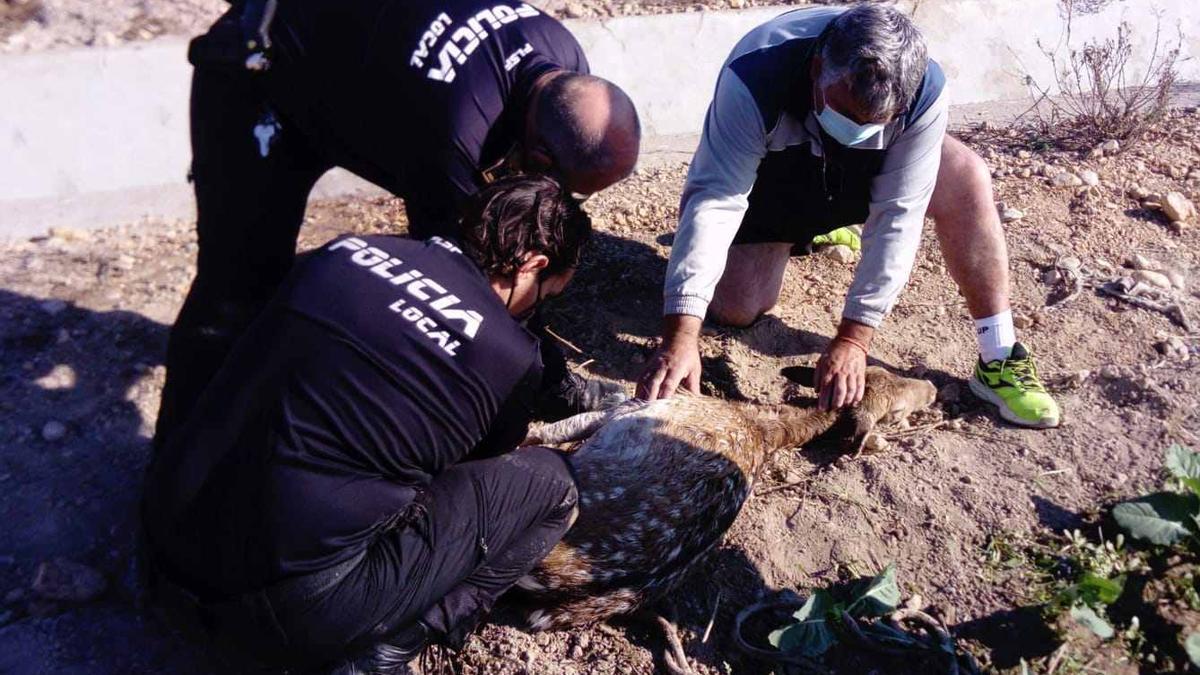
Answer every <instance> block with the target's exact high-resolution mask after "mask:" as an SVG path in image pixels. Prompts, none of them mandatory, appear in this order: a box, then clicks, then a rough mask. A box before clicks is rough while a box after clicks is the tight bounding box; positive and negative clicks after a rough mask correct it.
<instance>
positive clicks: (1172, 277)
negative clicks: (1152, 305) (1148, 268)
mask: <svg viewBox="0 0 1200 675" xmlns="http://www.w3.org/2000/svg"><path fill="white" fill-rule="evenodd" d="M1163 274H1165V275H1167V279H1168V280H1169V281H1170V282H1171V287H1172V288H1177V289H1179V290H1181V291H1182V290H1183V289H1184V288H1185V287H1186V286H1187V277H1185V276H1183V272H1180V271H1178V270H1167V271H1166V272H1163Z"/></svg>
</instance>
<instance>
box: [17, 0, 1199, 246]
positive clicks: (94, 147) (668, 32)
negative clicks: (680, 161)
mask: <svg viewBox="0 0 1200 675" xmlns="http://www.w3.org/2000/svg"><path fill="white" fill-rule="evenodd" d="M909 6H910V7H911V3H910V5H909ZM1057 7H1058V4H1057V0H920V1H919V3H918V5H917V11H916V19H917V22H918V24H920V25H921V27H922V29H923V30H924V32H925V35H926V38H927V40H928V41H929V44H930V52H931V54H932V55H933V56H934V57H935V58H937V59H938V60H939V61H940V62H941V63H942V65H943V67H944V68H945V69H946V72H947V74H948V76H949V78H950V87H951V89H950V91H951V94H952V98H953V102H954V103H976V102H981V101H989V100H996V99H1005V98H1014V97H1020V96H1023V95H1025V92H1026V90H1025V87H1024V85H1023V84H1022V73H1023V72H1025V71H1028V72H1032V73H1033V74H1035V75H1036V76H1038V77H1040V78H1042V79H1044V80H1045V81H1047V82H1049V81H1050V79H1051V78H1050V77H1049V76H1050V70H1049V63H1048V62H1047V61H1046V60H1045V59H1044V58H1043V57H1042V56H1041V55H1040V52H1038V50H1037V46H1036V41H1035V40H1036V38H1041V39H1042V40H1043V41H1044V42H1045V41H1048V42H1050V43H1054V42H1055V41H1057V40H1058V38H1059V35H1060V33H1061V29H1062V21H1061V19H1060V17H1059V16H1058V10H1057ZM780 11H782V10H780V9H754V10H746V11H741V12H716V13H711V12H710V13H688V14H672V15H658V16H641V17H622V18H616V19H611V20H608V21H602V22H598V21H571V22H568V25H569V26H570V28H571V30H572V31H574V32H575V34H576V35H577V36H578V37H579V40H580V42H581V43H582V44H583V46H584V49H585V50H586V52H587V53H588V57H589V60H590V61H591V63H592V67H593V70H594V71H595V72H596V73H597V74H599V75H602V76H605V77H608V78H610V79H612V80H613V81H615V82H617V83H618V84H620V85H622V86H623V87H625V88H626V89H627V90H628V91H629V93H630V94H631V96H632V97H633V99H634V101H635V102H637V104H638V107H639V109H640V111H641V113H642V119H643V124H644V127H645V130H646V133H647V135H649V136H662V135H675V134H689V133H695V132H697V131H699V129H700V127H701V125H702V123H703V119H704V112H705V109H706V108H707V106H708V101H709V98H710V96H711V95H712V89H713V85H714V83H715V80H716V75H717V70H718V68H719V66H720V64H721V63H722V62H723V61H724V59H725V56H726V55H727V53H728V52H729V50H730V49H731V48H732V46H733V44H734V43H735V42H736V41H737V40H738V38H740V37H741V36H742V35H743V34H744V33H746V32H747V31H748V30H750V29H751V28H752V27H754V26H756V25H758V24H759V23H762V22H763V21H766V20H767V19H769V18H771V17H773V16H775V15H777V14H778V13H779V12H780ZM1159 15H1161V17H1162V24H1163V26H1164V28H1165V29H1167V30H1166V32H1167V33H1169V34H1170V35H1171V36H1172V38H1173V36H1174V30H1175V28H1176V26H1179V27H1180V28H1181V29H1182V30H1183V31H1184V33H1185V36H1186V41H1185V44H1184V49H1183V52H1184V53H1183V56H1184V59H1183V60H1181V62H1180V72H1181V75H1182V79H1183V80H1185V81H1200V58H1192V59H1190V60H1189V59H1187V57H1189V56H1193V55H1194V56H1196V57H1200V2H1197V0H1117V1H1116V2H1113V3H1112V4H1110V5H1109V6H1108V7H1106V8H1105V9H1104V10H1103V11H1102V12H1101V13H1099V14H1095V15H1089V16H1082V17H1077V21H1076V24H1075V41H1076V43H1081V42H1082V41H1083V40H1085V39H1087V38H1089V37H1102V36H1111V35H1113V34H1114V32H1115V27H1116V25H1117V24H1118V23H1119V22H1120V21H1121V20H1127V21H1129V22H1130V23H1131V24H1133V26H1134V27H1135V35H1136V36H1137V39H1138V40H1139V41H1140V42H1141V43H1143V44H1144V43H1146V42H1147V41H1148V40H1150V39H1151V38H1152V37H1153V27H1154V25H1155V23H1156V21H1157V20H1158V19H1157V18H1156V17H1157V16H1159ZM185 50H186V42H185V41H183V40H179V39H173V40H163V41H159V42H154V43H150V44H141V45H132V46H122V47H116V48H112V49H89V50H81V51H67V52H50V53H39V54H24V55H5V56H2V57H0V92H3V93H2V94H0V97H2V98H0V100H3V104H0V236H4V235H7V236H13V235H29V234H33V233H37V232H42V231H44V230H45V229H46V228H48V227H50V226H53V225H59V224H70V225H77V226H89V225H103V224H108V223H113V222H120V221H124V220H130V219H135V218H137V217H139V216H141V215H145V214H154V215H160V216H166V217H189V216H190V215H191V212H192V211H191V209H192V207H191V197H190V190H189V188H188V186H187V184H186V183H185V182H184V178H185V176H186V172H187V166H188V162H189V149H188V130H187V129H188V121H187V98H188V86H189V79H190V67H189V66H188V64H187V61H186V59H185ZM1141 53H1144V51H1141V50H1139V54H1141ZM1137 67H1139V66H1138V64H1135V69H1136V68H1137ZM361 188H362V185H361V184H360V183H356V182H355V181H353V180H347V177H346V176H345V175H341V176H338V175H336V174H335V175H333V176H331V177H330V178H329V179H328V180H325V181H323V182H322V184H321V185H320V186H319V190H320V192H319V194H321V195H329V194H342V193H345V191H347V190H351V189H361Z"/></svg>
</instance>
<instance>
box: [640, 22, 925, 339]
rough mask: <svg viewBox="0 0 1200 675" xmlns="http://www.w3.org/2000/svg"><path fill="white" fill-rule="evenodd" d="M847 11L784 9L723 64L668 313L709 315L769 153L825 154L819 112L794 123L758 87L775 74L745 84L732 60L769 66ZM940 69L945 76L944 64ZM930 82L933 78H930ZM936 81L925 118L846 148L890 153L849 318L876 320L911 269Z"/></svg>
mask: <svg viewBox="0 0 1200 675" xmlns="http://www.w3.org/2000/svg"><path fill="white" fill-rule="evenodd" d="M842 11H845V10H844V9H843V8H826V7H821V8H812V9H801V10H794V11H791V12H787V13H785V14H783V15H781V16H779V17H777V18H775V19H773V20H771V21H769V22H767V23H766V24H763V25H762V26H759V27H758V28H756V29H754V30H753V31H751V32H750V33H749V34H748V35H746V36H745V37H744V38H742V40H741V41H740V42H739V43H738V45H737V46H736V47H735V48H734V51H733V53H732V54H731V55H730V57H729V59H727V60H726V62H725V65H724V66H723V67H722V70H721V74H720V76H719V78H718V81H717V87H716V94H715V96H714V98H713V101H712V103H711V105H710V106H709V109H708V116H707V118H706V120H705V124H704V133H703V136H702V137H701V140H700V145H699V148H698V149H697V150H696V154H695V156H694V157H693V159H692V164H691V169H690V170H689V172H688V177H687V183H686V185H685V187H684V191H683V196H682V202H681V205H680V217H679V228H678V231H677V232H676V235H675V241H674V245H673V248H672V251H671V259H670V263H669V264H668V266H667V276H666V283H665V284H664V313H666V314H688V315H692V316H698V317H703V316H704V314H705V312H706V311H707V308H708V305H709V303H710V302H711V301H712V296H713V291H714V289H715V288H716V285H717V282H718V281H719V280H720V278H721V275H722V273H723V272H724V269H725V262H726V258H727V255H728V251H729V247H730V245H731V244H732V243H733V240H734V236H735V235H736V234H737V231H738V227H739V226H740V224H741V222H742V217H743V215H744V214H745V213H746V209H747V206H748V196H749V194H750V191H751V188H752V187H753V185H754V180H755V176H756V174H757V171H758V167H759V164H760V163H761V162H762V160H763V158H764V157H765V156H766V155H767V153H768V152H772V151H781V150H783V149H785V148H788V147H791V146H796V145H807V146H809V147H810V148H811V151H812V153H813V154H814V156H819V155H820V153H821V152H822V151H821V140H820V131H819V126H818V122H817V120H816V117H815V115H814V114H812V113H811V112H810V113H809V114H807V115H805V116H804V117H803V119H797V118H796V117H794V116H793V114H791V113H790V112H789V111H787V110H783V109H772V107H773V106H774V107H775V108H778V107H779V106H778V103H777V100H778V98H779V97H778V95H777V94H776V93H773V92H768V91H765V89H766V88H765V87H763V86H762V84H761V83H762V82H763V81H764V80H769V79H770V78H757V79H755V80H754V81H753V83H752V85H751V84H748V83H747V82H746V80H745V79H744V77H743V75H740V74H739V72H738V71H739V70H741V71H742V73H743V74H744V73H745V72H746V63H747V62H742V64H740V65H741V66H742V67H741V68H736V69H735V67H734V66H735V64H737V63H738V61H739V59H741V58H742V57H745V56H752V57H753V58H754V59H755V60H754V61H753V62H752V63H754V64H757V63H762V62H769V61H770V58H771V54H772V52H771V50H772V49H773V48H778V47H783V48H784V49H779V50H778V51H779V52H780V53H781V54H783V53H785V52H786V51H787V50H786V47H787V45H788V43H789V42H793V41H796V40H810V41H811V40H812V39H813V38H816V36H817V35H819V34H820V32H821V31H822V30H823V29H824V28H825V26H826V25H827V24H828V23H829V21H830V20H832V19H833V17H835V16H837V15H838V14H839V13H841V12H842ZM764 56H765V58H764ZM781 58H784V57H783V56H781ZM931 64H932V62H931ZM750 67H757V66H754V65H751V66H750ZM931 67H932V68H936V64H932V65H931ZM937 74H938V77H939V78H940V69H939V70H938V72H937ZM931 79H932V78H930V77H929V76H928V74H927V77H926V80H931ZM752 86H753V87H754V90H752ZM768 86H769V85H768ZM777 86H778V87H786V86H788V82H786V81H784V82H778V83H777ZM936 86H937V89H936V90H935V91H931V92H923V93H924V95H925V96H928V97H929V100H930V101H932V103H931V104H928V106H927V107H926V108H925V109H924V110H923V111H921V112H920V114H919V115H917V116H915V117H913V118H910V119H906V118H905V116H901V117H900V118H898V119H897V120H895V121H893V122H892V123H890V124H888V125H887V126H886V127H885V128H884V129H883V130H882V131H881V132H880V133H878V134H876V135H875V136H873V137H871V138H869V139H867V140H866V141H864V142H863V143H861V144H859V145H857V146H855V148H852V149H850V150H849V151H851V152H853V151H855V150H857V149H869V150H885V154H884V160H883V164H882V169H881V171H880V173H879V174H878V175H877V176H876V177H875V178H874V179H873V180H872V182H871V187H870V192H871V197H870V207H869V216H868V218H867V221H866V223H865V226H864V228H863V238H862V242H863V255H862V260H861V262H860V263H859V265H858V269H857V270H856V272H855V275H854V281H853V283H852V284H851V286H850V290H849V293H848V294H847V297H846V304H845V307H844V309H843V316H844V317H845V318H847V319H851V320H853V321H857V322H859V323H863V324H866V325H869V326H878V325H879V323H880V322H881V321H882V320H883V317H884V316H885V315H886V314H887V312H888V311H889V310H891V308H892V306H893V305H894V304H895V302H896V299H897V297H898V296H899V294H900V291H901V289H902V288H903V287H904V284H905V283H906V282H907V281H908V277H909V274H910V272H911V271H912V265H913V260H914V259H915V257H916V253H917V248H918V246H919V244H920V239H921V228H922V224H923V222H924V217H925V210H926V208H927V207H928V205H929V199H930V196H931V195H932V194H933V187H934V183H935V182H936V179H937V173H938V167H939V165H940V161H941V149H942V141H943V138H944V136H945V133H946V123H947V103H946V94H945V91H944V90H942V87H941V82H940V81H939V82H938V83H937V85H936ZM768 125H770V126H769V128H768Z"/></svg>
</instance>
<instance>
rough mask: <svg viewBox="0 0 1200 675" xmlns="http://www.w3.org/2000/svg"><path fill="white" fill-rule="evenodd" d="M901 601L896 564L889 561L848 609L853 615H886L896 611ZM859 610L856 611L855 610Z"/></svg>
mask: <svg viewBox="0 0 1200 675" xmlns="http://www.w3.org/2000/svg"><path fill="white" fill-rule="evenodd" d="M899 603H900V586H899V585H898V584H897V583H896V565H895V564H894V563H888V566H887V567H885V568H883V571H882V572H880V573H879V575H878V576H876V577H875V578H874V579H871V583H869V584H867V588H866V590H865V591H864V592H863V594H862V595H861V596H859V597H858V599H856V600H855V601H854V602H852V603H850V607H849V608H848V609H847V611H848V612H849V613H850V614H851V615H852V616H884V615H886V614H891V613H892V612H894V611H896V605H898V604H899ZM856 609H857V610H858V611H855V610H856Z"/></svg>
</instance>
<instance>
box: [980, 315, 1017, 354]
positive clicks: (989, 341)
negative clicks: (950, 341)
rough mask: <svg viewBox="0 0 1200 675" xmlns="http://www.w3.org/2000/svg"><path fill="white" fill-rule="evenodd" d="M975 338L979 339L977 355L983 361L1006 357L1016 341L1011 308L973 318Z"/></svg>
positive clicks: (1010, 352)
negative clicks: (987, 315)
mask: <svg viewBox="0 0 1200 675" xmlns="http://www.w3.org/2000/svg"><path fill="white" fill-rule="evenodd" d="M975 338H976V339H977V340H979V355H980V356H981V357H983V362H984V363H989V362H991V361H1002V360H1004V359H1007V358H1008V357H1009V355H1010V354H1012V348H1013V345H1014V344H1016V342H1017V333H1016V331H1015V330H1014V329H1013V319H1012V310H1008V309H1006V310H1004V311H1003V312H1000V313H999V314H993V315H992V316H989V317H985V318H982V319H975Z"/></svg>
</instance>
